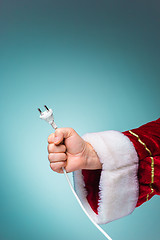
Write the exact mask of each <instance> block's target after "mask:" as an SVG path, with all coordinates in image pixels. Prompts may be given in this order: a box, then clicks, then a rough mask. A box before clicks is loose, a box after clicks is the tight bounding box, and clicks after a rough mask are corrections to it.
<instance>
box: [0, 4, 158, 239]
mask: <svg viewBox="0 0 160 240" xmlns="http://www.w3.org/2000/svg"><path fill="white" fill-rule="evenodd" d="M159 63H160V3H159V0H157V1H154V0H153V1H128V0H124V1H118V0H117V1H108V0H99V1H98V0H96V1H95V0H92V1H91V0H81V1H78V0H57V1H55V0H52V1H51V0H45V1H42V0H32V1H29V0H14V1H13V0H4V1H3V0H1V1H0V81H1V82H0V83H1V88H0V89H1V94H0V98H1V99H0V104H1V108H0V109H1V118H0V119H1V125H0V126H1V131H0V132H1V134H0V135H1V142H0V146H1V151H0V154H1V157H0V161H1V164H0V169H1V170H0V171H1V173H0V186H1V197H0V206H1V213H0V239H1V240H19V239H24V240H27V239H31V240H32V239H40V240H41V239H46V240H51V239H54V240H57V239H61V240H63V239H64V240H71V239H77V240H80V239H92V240H93V239H105V238H104V237H103V236H102V235H101V233H100V232H99V231H98V230H97V229H96V228H95V227H94V226H93V225H92V224H91V223H90V221H89V220H88V219H87V217H86V216H85V215H84V213H83V212H82V211H81V209H80V207H79V205H78V203H77V202H76V200H75V198H74V196H73V195H72V192H71V191H70V189H69V186H68V184H67V182H66V180H65V177H64V176H63V175H59V174H56V173H54V172H52V171H51V170H50V168H49V162H48V159H47V137H48V135H49V134H50V133H51V132H52V129H51V127H50V126H49V125H47V124H46V123H45V122H43V121H41V120H39V113H38V111H37V107H41V108H42V109H43V105H44V104H47V105H48V106H49V107H51V108H53V109H54V112H55V120H56V123H57V125H58V126H59V127H73V128H74V129H75V130H76V131H77V132H78V133H79V134H80V135H82V134H84V133H86V132H96V131H104V130H110V129H114V130H119V131H124V130H128V129H131V128H136V127H138V126H140V125H142V124H144V123H146V122H148V121H152V120H155V119H157V118H158V117H160V115H159V102H160V64H159ZM70 177H71V178H72V176H71V174H70ZM159 221H160V199H159V198H158V197H157V196H155V197H154V198H153V199H152V200H151V201H150V202H148V203H145V204H143V205H142V206H141V207H139V208H138V209H136V210H135V211H134V212H133V214H131V215H130V216H127V217H124V218H122V219H120V220H117V221H114V222H112V223H109V224H107V225H103V229H104V230H106V231H107V233H108V234H110V235H111V237H112V238H113V239H114V240H120V239H123V240H127V239H129V240H135V239H137V240H138V239H145V240H150V239H154V240H158V239H160V228H159Z"/></svg>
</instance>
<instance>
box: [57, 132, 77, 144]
mask: <svg viewBox="0 0 160 240" xmlns="http://www.w3.org/2000/svg"><path fill="white" fill-rule="evenodd" d="M73 131H74V130H73V129H72V128H58V129H56V131H55V137H54V144H56V145H58V144H60V143H62V142H63V140H64V139H66V138H69V137H70V136H72V134H73Z"/></svg>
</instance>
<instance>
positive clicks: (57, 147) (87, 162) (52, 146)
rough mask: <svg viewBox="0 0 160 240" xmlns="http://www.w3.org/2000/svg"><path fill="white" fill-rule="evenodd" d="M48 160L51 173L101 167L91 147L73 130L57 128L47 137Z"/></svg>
mask: <svg viewBox="0 0 160 240" xmlns="http://www.w3.org/2000/svg"><path fill="white" fill-rule="evenodd" d="M48 153H49V155H48V159H49V161H50V167H51V169H52V170H53V171H55V172H58V173H63V170H62V167H64V168H65V169H66V171H67V172H73V171H76V170H80V169H90V170H91V169H101V168H102V165H101V163H100V161H99V158H98V155H97V154H96V152H95V151H94V149H93V147H92V146H91V145H90V144H89V143H87V142H85V141H84V140H83V139H82V138H81V137H80V136H79V135H78V134H77V133H76V131H75V130H74V129H72V128H59V129H56V131H55V133H52V134H51V135H49V137H48Z"/></svg>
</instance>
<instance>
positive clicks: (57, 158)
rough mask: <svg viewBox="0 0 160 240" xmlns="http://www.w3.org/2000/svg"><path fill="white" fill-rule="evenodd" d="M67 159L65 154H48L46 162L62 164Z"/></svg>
mask: <svg viewBox="0 0 160 240" xmlns="http://www.w3.org/2000/svg"><path fill="white" fill-rule="evenodd" d="M66 159H67V155H66V154H65V153H50V154H49V155H48V160H49V161H50V162H64V161H66Z"/></svg>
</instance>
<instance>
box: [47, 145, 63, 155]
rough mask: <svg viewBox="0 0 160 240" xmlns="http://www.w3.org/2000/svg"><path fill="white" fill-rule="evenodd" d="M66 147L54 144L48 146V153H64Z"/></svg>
mask: <svg viewBox="0 0 160 240" xmlns="http://www.w3.org/2000/svg"><path fill="white" fill-rule="evenodd" d="M64 152H66V146H65V145H64V144H61V145H58V146H56V145H55V144H54V143H51V144H48V153H64Z"/></svg>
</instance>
